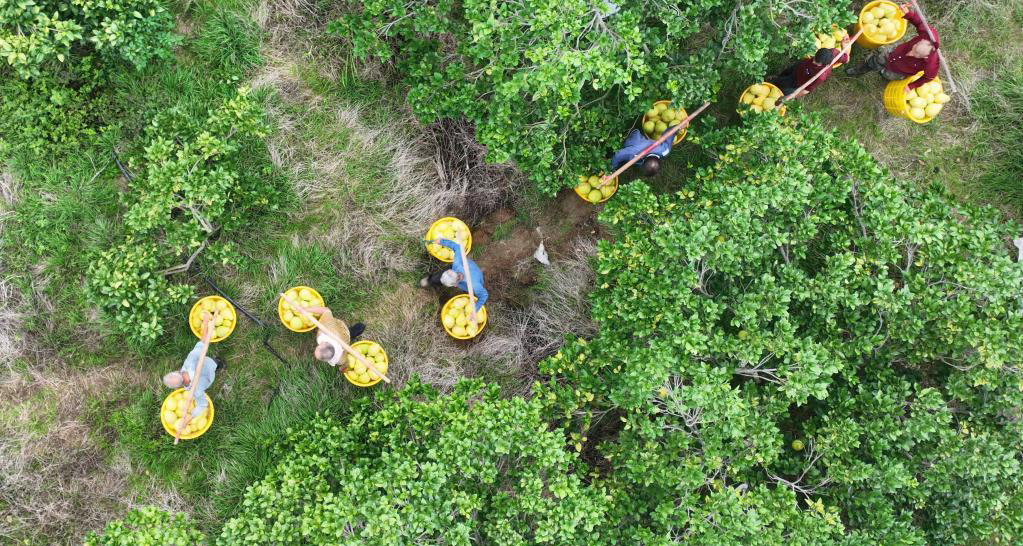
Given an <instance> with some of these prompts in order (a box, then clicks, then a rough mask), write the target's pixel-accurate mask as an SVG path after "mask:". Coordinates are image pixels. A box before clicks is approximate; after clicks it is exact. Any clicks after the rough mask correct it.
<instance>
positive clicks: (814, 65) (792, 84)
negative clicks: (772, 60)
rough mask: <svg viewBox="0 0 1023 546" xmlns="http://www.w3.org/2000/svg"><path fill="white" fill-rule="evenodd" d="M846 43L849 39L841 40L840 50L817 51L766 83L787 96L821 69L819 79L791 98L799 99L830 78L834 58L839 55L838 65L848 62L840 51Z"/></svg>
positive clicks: (846, 55)
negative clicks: (821, 72)
mask: <svg viewBox="0 0 1023 546" xmlns="http://www.w3.org/2000/svg"><path fill="white" fill-rule="evenodd" d="M848 43H849V38H844V39H842V48H841V49H830V48H821V49H818V50H817V53H816V54H814V56H813V57H810V58H809V59H803V60H801V61H799V62H798V63H796V64H794V65H792V66H790V67H788V68H786V69H785V70H783V71H782V72H781V74H778V75H777V76H775V77H774V78H771V79H769V80H767V81H769V82H771V83H773V84H774V85H776V86H778V88H779V89H781V92H782V93H784V94H785V96H789V95H791V94H792V93H793V92H795V90H796V89H799V87H800V86H802V85H803V84H805V83H806V82H808V81H810V79H811V78H813V77H814V75H816V74H817V73H818V72H820V71H821V70H822V69H823V70H824V73H823V74H821V75H820V77H819V78H817V79H816V80H814V81H813V82H811V83H810V84H809V85H807V86H806V89H804V90H802V91H800V93H799V95H796V96H795V97H793V98H797V99H798V98H799V97H802V96H804V95H807V94H809V93H810V92H811V91H813V90H814V89H817V87H818V86H819V85H820V84H822V83H824V82H825V81H826V80H827V79H828V78H829V77H831V63H833V62H835V57H837V56H839V55H841V58H840V59H838V62H840V63H847V62H849V54H848V53H842V50H843V49H845V46H846V45H847V44H848Z"/></svg>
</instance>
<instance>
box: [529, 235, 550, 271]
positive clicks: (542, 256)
mask: <svg viewBox="0 0 1023 546" xmlns="http://www.w3.org/2000/svg"><path fill="white" fill-rule="evenodd" d="M533 257H534V258H536V261H538V262H540V263H542V264H543V265H551V260H550V258H548V257H547V249H546V248H544V247H543V241H540V246H538V247H536V252H533Z"/></svg>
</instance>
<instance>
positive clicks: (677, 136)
mask: <svg viewBox="0 0 1023 546" xmlns="http://www.w3.org/2000/svg"><path fill="white" fill-rule="evenodd" d="M658 104H663V105H665V106H671V101H670V100H659V101H656V102H654V104H653V105H652V106H657V105H658ZM676 110H679V111H681V112H682V115H683V116H685V117H688V116H689V112H686V109H685V108H676ZM646 122H647V117H646V112H644V113H643V121H642V123H646ZM641 127H642V126H641ZM688 130H689V127H683V128H681V129H679V130H678V132H677V133H675V140H674V141H672V145H675V144H678V143H679V142H682V139H683V138H685V137H686V132H687V131H688ZM640 131H641V132H643V133H644V136H646V137H647V138H652V139H654V140H657V139H658V138H660V136H661V135H656V136H651V135H647V134H646V132H645V131H642V129H641V130H640ZM587 202H588V201H587Z"/></svg>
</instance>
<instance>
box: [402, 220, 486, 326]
mask: <svg viewBox="0 0 1023 546" xmlns="http://www.w3.org/2000/svg"><path fill="white" fill-rule="evenodd" d="M428 242H431V243H433V244H435V245H441V246H444V247H447V248H450V249H451V250H453V251H454V253H455V258H454V261H452V262H451V268H450V269H445V270H442V271H438V272H436V273H433V274H432V275H429V276H427V277H423V278H422V279H421V280H420V281H419V286H421V287H423V288H426V287H428V286H433V287H440V286H446V287H448V288H456V287H457V288H458V289H459V290H462V291H463V292H466V293H467V294H471V295H472V296H474V297H475V298H476V305H474V306H472V308H471V310H470V313H471V314H472V315H475V314H476V313H477V312H479V310H480V309H481V308H482V307H483V304H484V303H486V302H487V298H488V297H489V294H488V293H487V289H486V288H484V287H483V271H481V270H480V268H479V266H478V265H476V262H474V261H472V260H470V259H469V258H468V257H466V256H465V255H464V253H463V252H462V246H461V245H459V244H458V243H456V242H454V241H452V240H450V239H434V240H432V241H428ZM460 257H461V258H460ZM466 280H468V281H469V282H471V283H472V285H471V288H472V290H471V291H470V290H469V288H470V285H469V284H468V283H467V282H466ZM470 320H472V321H473V322H475V318H473V317H472V316H470Z"/></svg>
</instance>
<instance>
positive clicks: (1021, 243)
mask: <svg viewBox="0 0 1023 546" xmlns="http://www.w3.org/2000/svg"><path fill="white" fill-rule="evenodd" d="M1012 244H1014V245H1016V248H1018V249H1019V256H1017V257H1016V261H1017V262H1023V237H1020V238H1019V239H1013V240H1012ZM540 246H543V245H540Z"/></svg>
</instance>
